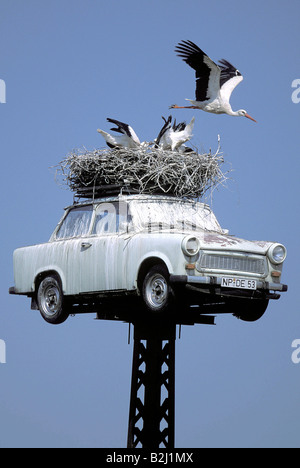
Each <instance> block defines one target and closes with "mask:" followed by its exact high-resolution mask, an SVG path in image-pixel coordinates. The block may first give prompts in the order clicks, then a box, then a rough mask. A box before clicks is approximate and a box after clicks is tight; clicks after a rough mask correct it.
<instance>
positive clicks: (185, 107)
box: [169, 104, 199, 109]
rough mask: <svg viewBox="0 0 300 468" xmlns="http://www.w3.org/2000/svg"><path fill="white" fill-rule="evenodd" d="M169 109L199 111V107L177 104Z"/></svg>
mask: <svg viewBox="0 0 300 468" xmlns="http://www.w3.org/2000/svg"><path fill="white" fill-rule="evenodd" d="M169 109H199V107H197V106H177V104H173V105H172V106H170V107H169Z"/></svg>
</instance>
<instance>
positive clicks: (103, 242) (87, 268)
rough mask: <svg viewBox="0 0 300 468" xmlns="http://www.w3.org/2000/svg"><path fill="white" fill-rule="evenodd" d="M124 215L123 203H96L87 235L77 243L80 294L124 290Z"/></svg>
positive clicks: (125, 208)
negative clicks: (78, 249)
mask: <svg viewBox="0 0 300 468" xmlns="http://www.w3.org/2000/svg"><path fill="white" fill-rule="evenodd" d="M127 221H128V212H127V204H125V203H118V202H115V203H111V202H109V203H107V202H106V203H100V204H99V205H98V206H96V208H95V215H94V222H93V226H92V229H91V231H90V234H89V235H88V236H85V238H84V239H82V242H81V251H80V265H79V269H80V284H81V292H82V293H91V292H97V291H99V292H102V291H113V290H122V289H124V288H125V284H126V279H125V269H124V245H125V234H126V231H127Z"/></svg>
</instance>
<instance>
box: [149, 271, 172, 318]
mask: <svg viewBox="0 0 300 468" xmlns="http://www.w3.org/2000/svg"><path fill="white" fill-rule="evenodd" d="M169 277H170V275H169V272H168V270H167V268H166V267H165V266H164V265H156V266H153V267H152V268H151V270H150V271H149V272H148V273H147V275H146V276H145V278H144V281H143V287H142V298H143V302H144V305H145V307H146V309H147V311H149V312H153V313H163V312H167V311H168V310H169V308H170V306H171V304H172V299H173V290H172V288H171V286H170V281H169Z"/></svg>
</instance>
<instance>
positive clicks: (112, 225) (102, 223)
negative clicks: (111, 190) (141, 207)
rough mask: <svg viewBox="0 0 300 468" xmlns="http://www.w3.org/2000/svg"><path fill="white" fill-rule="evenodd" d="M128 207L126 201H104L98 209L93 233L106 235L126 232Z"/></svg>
mask: <svg viewBox="0 0 300 468" xmlns="http://www.w3.org/2000/svg"><path fill="white" fill-rule="evenodd" d="M127 222H128V208H127V205H126V204H125V203H102V204H101V205H99V206H98V208H97V210H96V216H95V221H94V226H93V230H92V234H94V235H98V236H101V235H105V234H117V233H122V232H126V230H127Z"/></svg>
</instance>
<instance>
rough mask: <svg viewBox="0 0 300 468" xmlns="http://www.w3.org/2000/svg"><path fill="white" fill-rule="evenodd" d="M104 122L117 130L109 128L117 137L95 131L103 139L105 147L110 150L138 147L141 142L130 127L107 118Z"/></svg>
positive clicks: (101, 131)
mask: <svg viewBox="0 0 300 468" xmlns="http://www.w3.org/2000/svg"><path fill="white" fill-rule="evenodd" d="M106 120H107V121H108V122H110V123H112V124H114V125H116V126H117V128H111V130H112V131H115V132H117V135H111V134H110V133H107V132H104V131H103V130H100V129H98V130H97V132H98V133H101V135H102V136H103V138H104V139H105V141H106V144H107V146H109V147H110V148H116V147H124V148H137V147H138V146H140V144H141V142H140V140H139V138H138V136H137V135H136V133H135V131H134V130H133V128H131V127H130V125H128V124H126V123H123V122H119V121H118V120H114V119H109V118H107V119H106Z"/></svg>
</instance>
